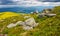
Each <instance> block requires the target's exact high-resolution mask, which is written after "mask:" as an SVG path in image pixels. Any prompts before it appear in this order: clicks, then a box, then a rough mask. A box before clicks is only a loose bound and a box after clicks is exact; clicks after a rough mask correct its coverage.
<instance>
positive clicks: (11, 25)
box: [7, 23, 17, 28]
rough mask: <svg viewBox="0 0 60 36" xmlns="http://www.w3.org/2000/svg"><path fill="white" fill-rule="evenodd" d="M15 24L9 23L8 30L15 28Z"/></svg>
mask: <svg viewBox="0 0 60 36" xmlns="http://www.w3.org/2000/svg"><path fill="white" fill-rule="evenodd" d="M16 25H17V24H13V23H11V24H9V25H8V26H7V27H8V28H12V27H15V26H16Z"/></svg>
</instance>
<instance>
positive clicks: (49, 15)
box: [46, 14, 56, 16]
mask: <svg viewBox="0 0 60 36" xmlns="http://www.w3.org/2000/svg"><path fill="white" fill-rule="evenodd" d="M46 16H56V14H46Z"/></svg>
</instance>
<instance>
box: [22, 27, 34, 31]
mask: <svg viewBox="0 0 60 36" xmlns="http://www.w3.org/2000/svg"><path fill="white" fill-rule="evenodd" d="M23 29H24V30H32V29H33V27H30V26H23Z"/></svg>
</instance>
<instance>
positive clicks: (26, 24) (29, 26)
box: [7, 18, 38, 30]
mask: <svg viewBox="0 0 60 36" xmlns="http://www.w3.org/2000/svg"><path fill="white" fill-rule="evenodd" d="M16 25H21V26H23V29H24V30H30V29H33V27H36V26H38V23H36V22H35V20H34V18H29V19H27V20H25V22H23V21H18V22H16V23H15V24H13V23H11V24H9V25H8V26H7V27H8V28H12V27H15V26H16Z"/></svg>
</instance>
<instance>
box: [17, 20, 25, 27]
mask: <svg viewBox="0 0 60 36" xmlns="http://www.w3.org/2000/svg"><path fill="white" fill-rule="evenodd" d="M16 24H18V25H22V26H23V25H25V23H24V22H23V21H18V22H17V23H16Z"/></svg>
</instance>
